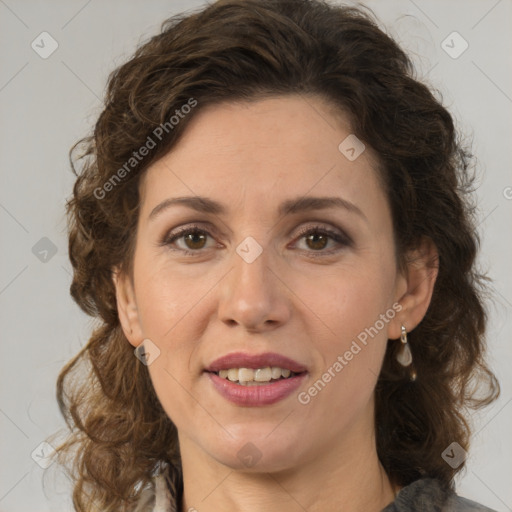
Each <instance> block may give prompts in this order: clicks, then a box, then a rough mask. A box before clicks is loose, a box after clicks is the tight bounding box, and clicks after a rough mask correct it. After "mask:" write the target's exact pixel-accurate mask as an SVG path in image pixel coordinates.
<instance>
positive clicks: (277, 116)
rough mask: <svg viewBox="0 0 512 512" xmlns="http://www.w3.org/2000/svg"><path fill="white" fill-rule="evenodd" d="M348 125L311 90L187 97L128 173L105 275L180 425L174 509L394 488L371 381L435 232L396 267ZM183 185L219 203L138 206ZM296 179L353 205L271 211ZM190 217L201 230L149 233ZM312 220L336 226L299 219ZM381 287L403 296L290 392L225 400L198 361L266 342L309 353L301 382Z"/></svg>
mask: <svg viewBox="0 0 512 512" xmlns="http://www.w3.org/2000/svg"><path fill="white" fill-rule="evenodd" d="M350 133H351V131H350V125H349V123H348V120H347V119H346V118H345V117H343V116H342V115H340V114H337V115H335V113H334V110H333V109H332V106H331V105H330V104H328V103H326V102H325V100H323V99H321V98H320V97H316V96H307V97H306V96H298V95H289V96H279V97H274V98H267V99H263V100H258V101H254V102H250V103H249V102H245V103H223V104H221V105H216V106H210V107H207V108H204V109H203V110H201V111H199V112H198V113H197V116H196V117H195V118H194V119H192V120H191V123H190V125H189V126H188V128H187V130H186V132H185V133H184V136H183V138H182V139H181V140H180V141H179V143H178V144H177V145H176V146H175V147H174V148H173V149H172V150H171V151H170V152H169V153H168V154H167V155H165V156H164V157H163V158H162V159H160V160H159V161H158V162H156V163H154V164H153V165H151V166H150V167H149V168H148V170H147V172H146V173H145V175H144V177H143V179H142V182H141V189H140V192H141V209H140V215H139V222H138V232H137V239H136V248H135V255H134V266H133V276H127V275H125V274H122V273H120V272H116V274H115V278H114V281H115V284H116V290H117V300H118V309H119V317H120V321H121V324H122V327H123V330H124V333H125V335H126V337H127V339H128V340H129V342H130V343H131V344H132V345H133V346H138V345H140V344H141V343H142V342H143V340H144V339H150V340H151V342H152V343H153V344H154V346H156V347H158V349H159V350H160V354H159V356H158V357H156V358H155V359H154V361H153V362H152V363H151V364H150V365H149V366H148V370H149V373H150V376H151V379H152V382H153V385H154V388H155V391H156V394H157V396H158V398H159V400H160V402H161V403H162V406H163V408H164V410H165V411H166V413H167V414H168V416H169V417H170V418H171V419H172V421H173V422H174V423H175V424H176V426H177V429H178V433H179V443H180V449H181V454H182V461H183V474H184V501H185V503H184V505H185V506H184V509H183V510H188V509H189V507H195V508H196V509H197V510H200V511H201V512H209V511H218V510H226V511H235V510H245V511H251V512H256V511H258V512H259V511H261V512H263V511H265V512H273V511H282V510H287V511H291V512H294V511H304V510H308V511H311V512H315V511H320V510H322V511H325V510H344V511H346V512H351V511H365V512H368V511H379V510H381V509H382V508H383V507H385V506H386V505H387V504H389V503H390V502H392V501H393V499H394V494H393V491H396V490H397V489H396V488H394V486H393V484H392V483H391V482H390V480H389V478H388V476H387V475H386V473H385V471H384V469H383V468H382V466H381V464H380V462H379V460H378V457H377V452H376V444H375V430H374V416H373V411H374V388H375V384H376V381H377V376H378V374H379V371H380V367H381V365H382V361H383V357H384V354H385V350H386V345H387V343H388V342H389V343H393V342H394V343H399V342H398V341H393V340H396V339H398V338H399V336H400V326H401V325H404V326H405V327H406V329H407V331H411V330H412V329H413V328H414V327H416V325H417V324H418V323H419V322H420V321H421V319H422V318H423V316H424V314H425V312H426V310H427V307H428V304H429V301H430V298H431V294H432V289H433V285H434V282H435V277H436V273H435V272H432V270H431V268H429V266H428V265H427V260H428V259H429V258H431V257H432V256H433V255H434V256H435V248H434V247H433V246H432V244H429V243H427V242H425V243H424V244H423V245H422V246H420V247H419V248H418V250H417V251H415V252H414V254H411V255H409V256H411V257H412V258H413V260H414V262H413V263H410V264H409V266H408V267H407V268H406V270H405V271H404V272H400V271H399V270H398V266H397V257H396V254H395V248H394V242H393V228H392V221H391V213H390V208H389V204H388V201H387V198H386V195H385V193H384V191H383V188H382V186H381V182H380V179H379V176H378V174H377V171H376V157H375V155H374V154H373V153H372V151H371V148H369V147H367V148H366V150H365V151H364V152H363V153H362V154H361V155H360V156H359V157H358V158H357V159H356V160H354V161H349V160H348V159H347V158H346V157H345V156H344V155H343V154H342V153H341V152H340V151H339V149H338V145H339V144H340V142H341V141H343V140H344V139H345V138H346V137H347V136H348V135H349V134H350ZM190 195H192V196H194V195H198V196H206V197H209V198H211V199H214V200H216V201H218V202H221V203H223V204H224V205H225V206H226V208H227V210H228V211H227V213H226V214H222V215H221V214H218V215H217V214H210V213H199V212H196V211H194V210H192V209H189V208H187V207H185V206H183V205H179V206H172V207H169V208H168V209H166V210H163V211H161V212H160V213H159V214H158V215H157V216H155V217H154V218H153V219H150V218H149V215H150V213H151V211H152V210H153V209H154V208H155V207H156V206H157V205H159V204H160V203H161V202H162V201H164V200H166V199H168V198H175V197H180V196H190ZM303 196H337V197H341V198H343V199H345V200H346V201H349V202H350V203H352V204H354V205H355V206H357V208H358V209H359V210H360V211H361V212H362V214H357V213H354V212H353V211H350V210H348V209H343V208H341V209H339V208H338V209H336V208H334V209H332V208H331V209H322V210H318V211H309V212H308V211H301V212H298V213H295V214H289V215H284V216H282V215H281V216H279V215H278V214H277V207H278V205H279V204H280V203H281V202H282V201H284V200H286V199H291V198H296V197H303ZM192 223H194V224H199V227H200V228H201V229H204V230H207V231H208V232H209V235H207V236H206V238H201V234H199V238H198V237H197V235H196V238H192V239H190V237H182V238H181V239H178V240H176V241H174V242H173V243H172V244H171V245H170V246H169V245H167V246H165V245H160V244H159V242H160V241H161V240H162V239H164V238H165V237H166V235H168V233H169V232H171V231H172V232H175V231H176V228H178V227H180V226H190V225H191V224H192ZM314 226H319V227H321V228H328V229H332V230H334V231H336V232H340V233H343V232H345V233H346V234H348V236H349V237H350V238H351V239H352V243H351V244H348V245H347V244H339V243H338V242H336V241H335V240H333V239H331V238H327V239H324V238H321V239H320V240H317V241H316V242H315V241H311V240H309V239H308V237H307V236H303V235H301V233H300V231H299V230H300V229H301V228H303V227H314ZM248 236H251V237H253V238H254V239H255V240H256V241H257V242H258V244H259V245H260V246H261V248H262V253H261V255H260V256H259V257H258V258H256V259H255V260H254V261H253V262H252V263H248V262H246V261H244V259H242V258H241V257H240V256H239V255H238V254H237V252H236V248H237V246H238V245H239V244H240V243H241V242H242V241H243V240H244V239H245V238H246V237H248ZM173 248H174V250H172V249H173ZM180 249H181V251H180ZM184 249H188V250H190V251H196V253H197V255H196V254H194V255H193V256H189V255H185V254H184V253H183V250H184ZM315 255H316V256H317V257H315ZM394 304H395V307H396V305H397V304H399V305H400V306H401V311H400V312H399V313H397V314H396V315H394V318H392V319H390V320H389V321H388V322H386V323H385V326H384V328H383V329H381V330H380V331H379V333H378V335H376V336H375V337H374V338H373V339H371V340H370V341H369V343H368V344H367V345H366V346H364V348H362V350H361V351H360V352H359V353H357V355H355V356H354V357H353V359H352V360H351V361H350V362H348V364H347V365H346V366H344V368H343V370H342V371H341V372H339V373H337V374H336V377H334V378H333V379H332V380H331V382H329V383H328V384H327V385H326V386H325V387H324V389H323V390H322V391H321V392H320V393H318V394H317V395H316V396H315V397H313V398H312V399H311V401H310V402H309V403H308V404H306V405H304V404H302V403H300V402H299V401H298V399H297V393H292V394H291V395H290V396H288V397H287V398H286V399H284V400H282V401H280V402H277V403H275V404H272V405H268V406H264V407H240V406H237V405H234V404H233V403H231V402H228V401H227V400H226V399H224V398H223V397H222V396H221V395H219V394H218V393H217V391H216V390H215V389H214V388H213V386H212V385H211V384H210V382H209V379H208V378H207V376H206V375H205V374H203V369H204V367H205V366H207V365H208V364H209V363H211V362H212V361H213V360H214V359H216V358H217V357H219V356H221V355H224V354H227V353H229V352H233V351H245V352H249V353H251V354H258V353H262V352H266V351H272V352H278V353H280V354H283V355H286V356H288V357H291V358H293V359H295V360H296V361H298V362H300V363H302V364H304V365H305V366H306V367H307V368H308V375H307V378H306V381H305V382H304V384H303V386H301V388H300V389H299V391H304V390H307V389H308V388H309V387H310V386H311V385H312V383H314V382H315V381H316V380H317V379H318V378H320V377H321V375H322V374H323V373H324V372H325V371H326V370H327V369H328V368H329V367H332V365H333V363H334V362H335V361H336V360H337V358H338V356H340V355H341V356H342V355H343V354H344V353H345V352H346V351H347V350H348V349H349V348H350V345H351V343H352V341H353V340H354V339H356V337H357V335H358V334H359V333H360V332H362V331H364V329H365V328H368V327H370V326H373V325H374V324H375V323H376V320H378V319H379V315H381V314H385V313H386V312H387V311H389V310H392V309H393V305H394ZM388 340H391V341H388ZM149 352H151V350H149ZM249 442H250V443H252V444H253V445H254V446H255V447H256V448H257V453H258V454H259V456H261V458H260V459H259V460H258V461H257V463H256V464H255V465H254V466H252V467H246V466H245V465H244V463H243V462H242V461H241V460H240V459H239V458H238V452H239V450H240V449H241V448H242V447H243V446H244V445H245V444H246V443H249ZM319 489H321V490H322V492H319Z"/></svg>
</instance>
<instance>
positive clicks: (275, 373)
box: [203, 352, 308, 407]
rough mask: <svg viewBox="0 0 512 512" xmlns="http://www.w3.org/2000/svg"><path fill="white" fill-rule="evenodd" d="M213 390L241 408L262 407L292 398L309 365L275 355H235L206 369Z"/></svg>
mask: <svg viewBox="0 0 512 512" xmlns="http://www.w3.org/2000/svg"><path fill="white" fill-rule="evenodd" d="M203 372H204V374H205V375H206V376H207V377H209V381H210V383H211V385H212V386H213V388H214V389H215V390H216V391H217V392H218V393H219V394H220V395H221V396H223V397H224V398H225V399H227V400H229V401H230V402H232V403H234V404H235V405H237V406H241V407H261V406H266V405H271V404H274V403H277V402H279V401H281V400H284V399H285V398H287V397H289V396H290V395H291V394H292V393H293V392H294V391H296V390H297V388H298V387H299V386H301V385H302V383H303V382H304V381H305V379H306V378H307V374H308V369H307V367H306V366H304V365H302V364H300V363H298V362H297V361H295V360H293V359H290V358H289V357H286V356H283V355H281V354H276V353H273V352H265V353H263V354H248V353H244V352H232V353H230V354H226V355H224V356H222V357H219V358H218V359H216V360H215V361H213V363H211V364H210V365H209V366H208V367H207V368H205V369H204V370H203Z"/></svg>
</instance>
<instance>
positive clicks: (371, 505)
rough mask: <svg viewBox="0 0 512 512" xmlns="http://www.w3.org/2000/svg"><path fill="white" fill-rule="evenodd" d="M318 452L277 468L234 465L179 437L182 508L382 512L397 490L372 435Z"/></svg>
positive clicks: (203, 510)
mask: <svg viewBox="0 0 512 512" xmlns="http://www.w3.org/2000/svg"><path fill="white" fill-rule="evenodd" d="M358 437H359V439H358V441H361V439H370V440H371V442H368V443H367V445H366V446H365V445H361V442H354V441H355V439H350V440H349V442H346V443H343V444H342V445H340V446H337V447H332V446H330V447H328V448H327V449H325V450H324V452H323V453H318V452H317V453H316V454H315V456H314V457H312V458H311V460H309V461H304V462H303V463H301V464H297V465H295V466H294V467H292V468H287V469H282V470H279V471H265V472H255V471H254V468H253V469H252V470H238V469H232V468H230V467H228V466H226V465H223V464H220V463H219V462H217V461H216V460H214V459H211V458H210V457H206V456H205V454H204V452H202V450H200V449H198V447H197V445H196V444H195V443H193V442H192V441H190V440H187V439H180V445H181V453H182V467H183V484H184V493H183V511H181V512H186V511H188V510H200V511H201V512H214V511H215V512H216V511H218V510H223V511H227V512H231V511H233V512H234V511H238V510H244V511H246V512H282V511H283V510H286V511H290V512H295V511H297V512H304V510H308V512H320V511H325V510H343V511H344V512H363V511H364V512H380V511H381V510H382V509H383V508H384V507H385V506H386V505H388V504H389V503H391V502H392V501H393V500H394V497H395V491H396V490H395V489H394V487H393V485H392V484H391V482H390V481H389V479H388V476H387V475H386V472H385V471H384V468H383V467H382V465H381V464H380V461H379V459H378V456H377V451H376V446H375V442H374V438H370V437H369V436H368V432H366V433H360V435H359V436H358Z"/></svg>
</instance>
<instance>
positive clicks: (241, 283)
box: [219, 236, 287, 329]
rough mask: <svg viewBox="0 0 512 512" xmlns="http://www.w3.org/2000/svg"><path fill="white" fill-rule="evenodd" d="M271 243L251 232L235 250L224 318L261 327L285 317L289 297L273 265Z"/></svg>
mask: <svg viewBox="0 0 512 512" xmlns="http://www.w3.org/2000/svg"><path fill="white" fill-rule="evenodd" d="M273 262H274V258H273V255H272V251H271V249H270V248H269V247H264V246H262V245H261V244H260V243H259V242H258V241H257V240H256V239H255V238H254V237H252V236H248V237H246V238H244V239H243V240H242V242H240V243H239V244H238V246H236V248H235V251H234V252H233V254H232V267H233V270H232V271H231V272H230V273H229V274H230V275H229V278H228V279H227V280H226V281H225V286H224V289H223V293H222V294H221V299H220V304H219V316H220V317H221V319H222V320H223V321H225V322H229V323H237V324H240V325H243V326H244V327H246V328H248V329H258V328H261V327H263V326H264V325H266V324H269V323H272V324H274V323H276V322H277V323H279V322H282V321H284V320H285V317H286V314H287V313H286V310H287V306H286V298H285V297H284V296H283V294H282V291H281V286H280V283H279V280H278V279H277V278H276V276H275V272H276V269H275V268H273Z"/></svg>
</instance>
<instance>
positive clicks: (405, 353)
mask: <svg viewBox="0 0 512 512" xmlns="http://www.w3.org/2000/svg"><path fill="white" fill-rule="evenodd" d="M400 341H401V342H402V346H401V347H400V350H399V352H398V354H397V355H396V360H397V361H398V362H399V363H400V364H401V365H402V366H410V365H411V364H412V353H411V349H410V348H409V343H407V331H406V329H405V327H404V326H403V325H402V333H401V334H400ZM411 380H416V372H415V371H414V369H412V370H411Z"/></svg>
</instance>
